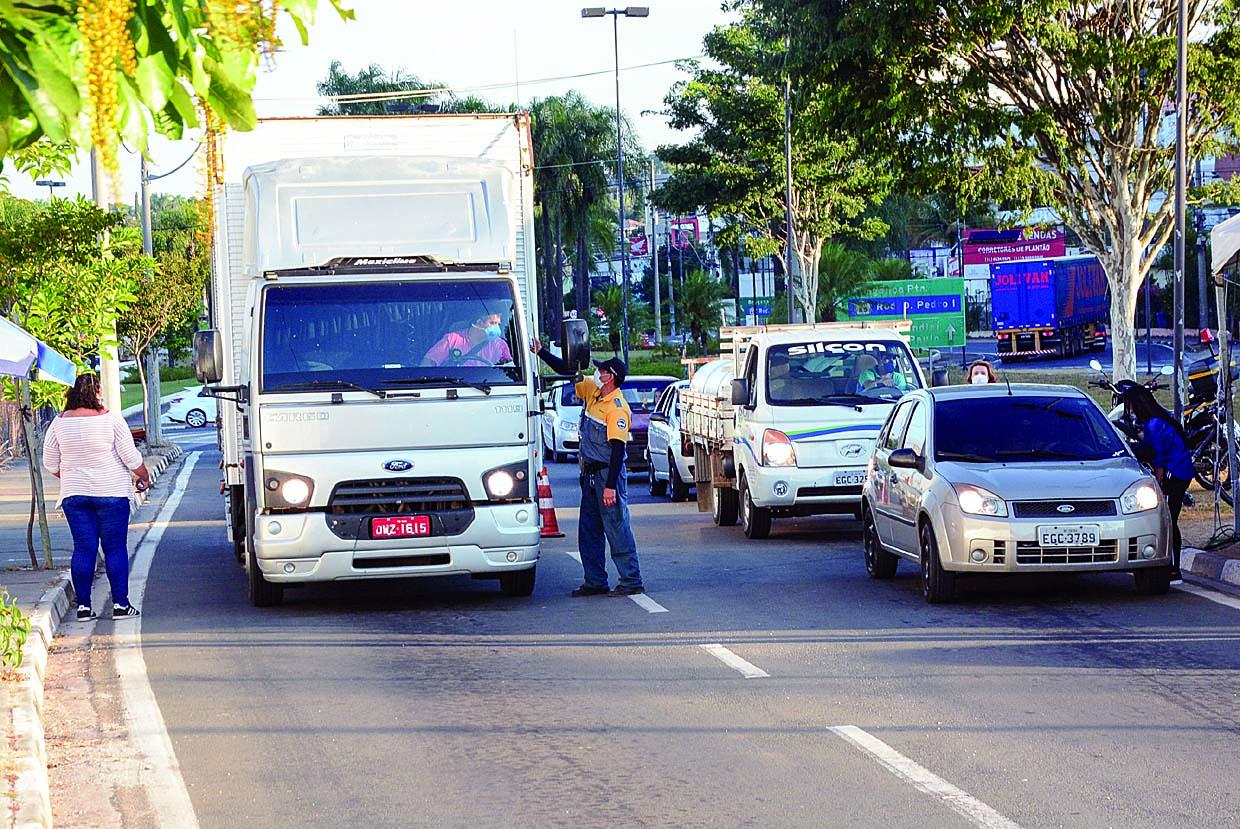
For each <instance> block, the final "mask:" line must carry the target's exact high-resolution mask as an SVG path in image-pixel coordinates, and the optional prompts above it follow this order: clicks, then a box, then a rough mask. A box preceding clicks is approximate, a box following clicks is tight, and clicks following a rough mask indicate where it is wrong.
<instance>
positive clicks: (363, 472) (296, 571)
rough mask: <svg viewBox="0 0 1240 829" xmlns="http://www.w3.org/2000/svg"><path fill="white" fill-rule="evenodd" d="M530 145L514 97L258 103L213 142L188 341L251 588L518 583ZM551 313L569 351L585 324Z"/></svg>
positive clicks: (530, 437) (529, 299) (531, 515)
mask: <svg viewBox="0 0 1240 829" xmlns="http://www.w3.org/2000/svg"><path fill="white" fill-rule="evenodd" d="M530 153H531V150H530V132H529V120H528V117H527V116H525V115H453V116H412V117H375V118H292V119H274V120H264V121H260V122H259V124H258V127H257V128H256V129H255V130H253V131H252V132H245V133H229V134H228V135H227V136H226V138H225V139H224V144H223V148H222V158H223V183H222V185H220V186H218V187H217V188H216V190H215V193H214V199H215V228H214V233H215V236H214V251H213V257H214V259H213V272H212V280H211V294H210V297H211V303H210V306H211V307H210V311H211V325H212V328H211V330H208V331H203V332H199V333H198V335H197V336H196V338H195V359H196V363H197V365H196V368H197V371H198V375H199V379H200V380H202V381H203V382H205V383H208V384H211V387H212V388H213V390H214V392H213V393H214V394H215V395H216V396H217V397H218V398H219V399H220V406H219V428H220V433H219V436H220V447H221V450H222V452H223V456H224V457H223V470H224V480H223V482H222V489H223V492H224V495H225V498H226V515H227V523H228V530H229V535H230V538H231V540H232V542H233V543H234V546H235V550H236V552H237V555H238V557H239V559H240V560H241V561H242V563H243V564H244V566H245V569H246V571H247V574H248V577H249V594H250V600H251V601H252V602H253V603H254V604H255V605H260V606H261V605H273V604H278V603H279V602H280V601H281V600H282V598H283V589H284V587H286V586H290V585H298V584H305V583H308V582H321V581H331V580H337V579H368V578H390V577H409V576H439V575H450V574H469V575H472V576H474V577H478V578H497V579H498V580H499V582H500V586H501V588H502V589H503V590H504V592H505V593H508V594H511V595H529V594H530V593H531V592H532V591H533V588H534V579H535V568H536V565H537V562H538V555H539V512H538V505H537V498H536V476H535V469H536V465H535V462H536V452H537V447H538V425H539V423H538V418H539V406H538V398H537V394H538V391H539V389H538V386H537V384H538V382H539V381H538V376H537V374H538V373H537V371H536V370H535V366H534V365H533V363H532V360H531V359H530V354H529V349H528V347H527V343H528V342H529V341H530V338H531V337H532V336H536V334H537V331H536V327H537V324H536V309H537V308H538V307H539V306H538V297H537V295H536V291H535V284H536V280H535V279H534V237H533V233H534V212H533V211H534V207H533V204H534V202H533V187H532V179H533V173H532V170H533V168H532V165H533V159H532V158H531V155H530ZM567 327H568V328H569V330H568V331H566V332H564V333H563V334H562V336H563V337H564V338H565V339H564V340H563V342H564V343H565V348H566V355H565V356H566V359H567V360H569V362H570V364H571V365H574V366H579V367H584V366H585V365H586V363H588V359H589V353H588V344H587V343H588V340H586V339H584V338H585V334H584V332H583V330H582V329H584V323H578V322H576V321H574V322H573V323H570V324H568V326H567Z"/></svg>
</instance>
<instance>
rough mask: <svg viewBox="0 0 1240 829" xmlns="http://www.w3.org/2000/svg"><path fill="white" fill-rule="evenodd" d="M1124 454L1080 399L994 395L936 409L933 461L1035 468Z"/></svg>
mask: <svg viewBox="0 0 1240 829" xmlns="http://www.w3.org/2000/svg"><path fill="white" fill-rule="evenodd" d="M1125 454H1127V450H1126V449H1125V448H1124V445H1123V442H1122V441H1121V440H1120V437H1119V435H1118V434H1117V433H1116V431H1115V429H1114V427H1112V426H1111V424H1110V423H1108V422H1107V420H1106V418H1105V417H1103V415H1102V412H1100V411H1098V408H1097V407H1096V406H1095V405H1094V404H1093V403H1092V402H1090V401H1089V400H1086V399H1085V398H1082V397H1076V396H1062V395H1046V396H1041V395H1039V396H1036V397H1034V396H1026V395H1017V396H1014V395H1009V394H1005V393H1003V392H1002V391H996V392H995V393H993V394H987V395H984V396H981V397H968V398H961V399H956V400H940V401H937V402H936V403H935V407H934V457H935V460H939V461H959V462H963V463H1037V462H1044V461H1062V460H1067V461H1096V460H1102V459H1104V458H1115V457H1120V456H1122V455H1125Z"/></svg>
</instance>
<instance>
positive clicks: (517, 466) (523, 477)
mask: <svg viewBox="0 0 1240 829" xmlns="http://www.w3.org/2000/svg"><path fill="white" fill-rule="evenodd" d="M482 486H483V488H484V489H485V490H486V492H487V497H488V498H490V499H491V500H492V501H528V500H529V498H530V472H529V463H528V462H526V461H518V462H517V463H509V464H504V465H503V466H500V467H496V468H495V469H490V470H487V471H486V472H484V473H482Z"/></svg>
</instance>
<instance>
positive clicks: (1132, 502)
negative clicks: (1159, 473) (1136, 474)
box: [1119, 479, 1159, 515]
mask: <svg viewBox="0 0 1240 829" xmlns="http://www.w3.org/2000/svg"><path fill="white" fill-rule="evenodd" d="M1158 503H1159V498H1158V487H1157V486H1155V485H1154V484H1153V483H1151V482H1150V481H1149V480H1148V479H1147V480H1143V481H1137V482H1136V483H1135V484H1133V485H1132V486H1130V487H1128V488H1127V489H1126V490H1124V494H1123V495H1121V496H1119V508H1120V511H1121V512H1122V513H1124V515H1132V514H1133V513H1135V512H1145V511H1147V510H1152V509H1157V507H1158Z"/></svg>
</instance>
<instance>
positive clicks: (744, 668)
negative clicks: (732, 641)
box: [698, 644, 770, 679]
mask: <svg viewBox="0 0 1240 829" xmlns="http://www.w3.org/2000/svg"><path fill="white" fill-rule="evenodd" d="M698 647H700V648H701V649H702V650H704V651H706V652H707V653H709V654H710V655H711V656H713V657H715V658H716V659H718V660H719V661H720V662H722V663H723V664H725V665H727V666H728V667H729V668H733V669H735V670H737V671H740V673H741V676H743V677H745V679H762V678H763V677H769V676H770V674H768V673H767V672H766V671H764V670H762V669H761V668H759V667H758V666H757V665H755V664H753V663H752V662H747V661H746V660H744V659H741V658H740V657H739V656H737V655H736V654H734V653H732V651H730V650H728V649H727V648H725V647H724V646H723V645H720V644H713V645H699V646H698Z"/></svg>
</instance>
